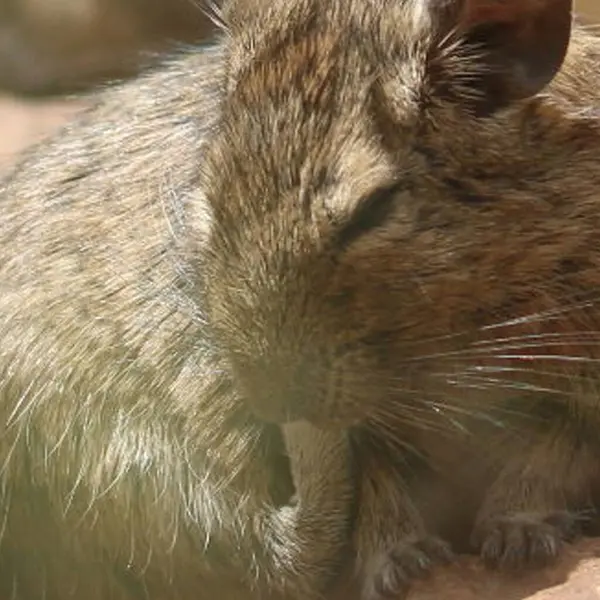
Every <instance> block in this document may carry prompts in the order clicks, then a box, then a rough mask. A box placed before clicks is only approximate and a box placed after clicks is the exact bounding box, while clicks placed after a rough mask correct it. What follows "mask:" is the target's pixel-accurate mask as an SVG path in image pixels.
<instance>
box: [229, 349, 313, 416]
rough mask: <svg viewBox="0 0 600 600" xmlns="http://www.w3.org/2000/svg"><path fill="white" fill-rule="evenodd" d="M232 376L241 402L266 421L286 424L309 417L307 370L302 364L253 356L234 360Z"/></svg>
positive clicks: (308, 375)
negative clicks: (249, 359) (250, 358)
mask: <svg viewBox="0 0 600 600" xmlns="http://www.w3.org/2000/svg"><path fill="white" fill-rule="evenodd" d="M233 370H234V376H235V380H236V382H237V384H238V386H239V389H240V392H241V394H242V397H243V399H244V401H245V402H246V403H247V404H248V406H249V407H250V408H251V409H252V411H253V412H255V413H256V415H257V416H258V417H260V418H262V419H264V420H266V421H272V422H275V423H288V422H291V421H297V420H301V419H306V418H309V417H310V412H311V411H310V404H311V402H310V400H312V398H311V397H310V392H309V390H310V388H311V387H312V386H311V385H310V382H309V381H310V380H309V378H310V377H311V374H310V372H309V371H310V369H308V368H307V367H306V366H305V365H295V366H293V367H290V366H289V365H286V364H282V363H281V361H275V360H273V361H269V360H268V359H255V360H253V361H252V363H248V362H244V363H243V364H240V363H234V368H233Z"/></svg>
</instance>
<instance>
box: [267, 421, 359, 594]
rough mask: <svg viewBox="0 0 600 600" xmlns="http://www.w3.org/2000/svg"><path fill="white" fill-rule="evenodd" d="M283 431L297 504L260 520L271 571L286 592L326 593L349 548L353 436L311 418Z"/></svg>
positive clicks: (352, 479)
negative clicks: (310, 421) (325, 428)
mask: <svg viewBox="0 0 600 600" xmlns="http://www.w3.org/2000/svg"><path fill="white" fill-rule="evenodd" d="M282 429H283V435H284V440H285V444H286V448H287V451H288V456H289V460H290V467H291V472H292V477H293V480H294V484H295V487H296V495H295V501H294V503H293V505H289V506H284V507H282V508H279V509H277V510H276V511H275V512H271V513H270V514H267V515H265V516H264V517H263V518H261V519H260V523H259V527H260V528H261V529H262V536H261V539H262V540H264V544H265V547H264V552H265V559H266V562H263V565H264V564H268V565H269V570H270V573H268V576H269V578H270V580H271V584H274V587H276V588H278V589H280V590H281V592H283V593H284V594H285V595H286V597H297V598H301V599H302V600H310V599H311V598H316V597H321V596H322V593H323V592H324V591H325V590H326V589H327V587H328V586H329V585H332V584H333V583H334V582H335V579H336V576H337V575H338V573H339V572H340V571H341V568H342V566H343V561H344V559H345V558H346V557H347V556H346V554H345V551H348V550H349V549H350V530H351V517H352V513H353V502H354V497H355V493H354V487H355V482H354V478H353V474H352V470H351V462H350V448H349V440H348V435H347V433H346V432H344V431H338V432H330V431H321V430H319V429H317V428H315V427H313V426H312V425H310V424H308V423H293V424H289V425H285V426H284V427H283V428H282Z"/></svg>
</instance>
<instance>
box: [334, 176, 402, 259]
mask: <svg viewBox="0 0 600 600" xmlns="http://www.w3.org/2000/svg"><path fill="white" fill-rule="evenodd" d="M402 189H403V186H402V184H400V183H397V182H396V183H393V184H391V185H386V186H383V187H380V188H378V189H377V190H375V191H374V192H373V193H372V194H370V195H369V196H367V197H366V198H363V199H362V200H361V201H360V202H359V205H358V207H357V209H356V210H355V212H354V214H353V215H352V216H351V217H350V219H349V220H347V221H346V222H345V223H342V224H341V226H340V229H339V230H338V232H337V234H336V242H337V245H338V246H339V247H342V248H344V247H346V246H348V245H349V244H351V243H352V242H354V241H355V240H356V239H357V238H358V237H360V236H361V235H363V234H365V233H367V232H369V231H372V230H373V229H376V228H377V227H381V226H382V225H383V224H384V223H385V221H386V220H387V218H388V217H389V216H390V214H391V213H392V212H393V209H394V200H395V199H396V197H397V195H398V193H399V192H400V191H402Z"/></svg>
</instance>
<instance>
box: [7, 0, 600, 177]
mask: <svg viewBox="0 0 600 600" xmlns="http://www.w3.org/2000/svg"><path fill="white" fill-rule="evenodd" d="M523 1H526V0H523ZM206 4H207V0H0V132H1V133H0V174H1V173H2V172H3V171H5V170H6V168H7V167H8V166H9V165H10V163H11V162H12V161H14V158H15V155H16V154H17V153H18V152H19V151H20V150H22V149H23V148H25V147H26V146H28V145H29V144H31V143H32V142H34V141H36V140H38V139H39V138H41V137H42V136H44V135H46V134H47V133H49V132H51V131H52V130H53V129H55V128H56V127H58V126H59V125H60V123H62V122H64V121H65V119H68V118H69V116H71V115H72V114H73V113H74V112H75V111H76V110H78V109H79V108H80V107H81V106H82V105H84V104H85V96H86V94H89V93H93V89H94V86H96V85H98V84H101V83H102V82H105V81H111V80H114V79H120V78H125V77H130V76H133V75H134V74H135V73H136V72H137V71H138V70H139V69H140V68H143V67H144V66H146V65H150V64H152V62H153V61H155V60H157V56H159V55H160V53H161V52H164V51H165V50H168V49H169V48H173V47H176V46H177V45H184V46H185V45H187V44H191V43H197V42H199V41H202V40H204V39H207V38H208V37H209V36H210V35H211V32H212V31H213V24H212V22H211V21H210V19H209V18H208V17H207V15H206V10H203V9H202V7H204V8H205V9H206ZM575 5H576V10H577V11H578V13H579V14H580V15H581V16H582V18H583V19H584V20H586V21H588V22H598V23H600V0H575Z"/></svg>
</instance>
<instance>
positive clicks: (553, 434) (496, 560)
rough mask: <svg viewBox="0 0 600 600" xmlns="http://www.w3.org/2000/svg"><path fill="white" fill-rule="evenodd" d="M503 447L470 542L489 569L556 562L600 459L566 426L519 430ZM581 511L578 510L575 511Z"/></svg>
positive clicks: (574, 526) (577, 519)
mask: <svg viewBox="0 0 600 600" xmlns="http://www.w3.org/2000/svg"><path fill="white" fill-rule="evenodd" d="M520 433H521V437H522V440H523V444H522V445H520V444H515V443H514V439H513V440H511V443H510V444H507V445H505V446H504V449H505V451H504V460H503V462H502V464H504V467H503V468H502V469H501V471H500V475H499V476H498V477H497V479H496V480H495V481H494V483H493V484H492V486H491V488H490V489H489V490H488V491H487V493H486V496H485V499H484V502H483V505H482V507H481V509H480V511H479V514H478V517H477V521H476V524H475V529H474V533H473V538H472V539H473V543H474V544H475V545H476V547H478V548H479V550H480V552H481V555H482V558H483V559H484V561H485V562H486V563H487V564H488V566H491V567H497V568H506V569H519V568H523V567H528V566H532V567H533V566H543V565H544V564H547V563H549V562H551V561H552V560H554V559H555V558H556V557H557V556H558V554H559V553H560V549H561V546H562V545H563V543H564V542H565V541H567V542H568V541H571V540H572V539H573V538H574V537H576V535H577V533H578V529H579V527H578V526H579V524H580V522H581V520H582V518H583V516H584V515H583V513H582V512H581V511H582V509H584V508H585V507H586V504H587V506H588V507H589V506H591V503H590V504H588V502H589V487H590V482H591V480H592V476H593V475H595V474H596V473H597V472H598V464H597V463H598V459H599V457H598V456H597V454H596V453H595V452H593V448H592V446H591V445H590V444H587V443H586V442H585V440H584V439H582V438H581V436H580V435H579V433H578V432H577V431H576V430H575V429H574V428H571V427H569V426H568V425H566V426H565V425H563V424H559V425H558V426H557V427H556V428H555V429H553V430H551V431H546V432H543V433H540V432H539V431H538V432H536V431H521V432H520ZM577 511H579V512H577Z"/></svg>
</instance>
